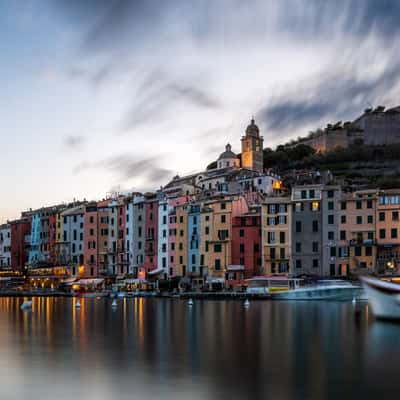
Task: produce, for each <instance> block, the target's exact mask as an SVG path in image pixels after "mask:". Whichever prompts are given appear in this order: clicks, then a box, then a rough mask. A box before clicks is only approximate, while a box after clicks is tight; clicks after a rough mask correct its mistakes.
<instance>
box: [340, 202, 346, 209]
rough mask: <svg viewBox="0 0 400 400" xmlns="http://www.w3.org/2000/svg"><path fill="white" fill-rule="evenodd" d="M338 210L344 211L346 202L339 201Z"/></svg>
mask: <svg viewBox="0 0 400 400" xmlns="http://www.w3.org/2000/svg"><path fill="white" fill-rule="evenodd" d="M340 209H341V210H345V209H346V202H345V201H341V202H340Z"/></svg>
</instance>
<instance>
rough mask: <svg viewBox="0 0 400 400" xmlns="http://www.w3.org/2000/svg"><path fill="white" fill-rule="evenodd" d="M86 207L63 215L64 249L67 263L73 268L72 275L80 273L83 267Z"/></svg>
mask: <svg viewBox="0 0 400 400" xmlns="http://www.w3.org/2000/svg"><path fill="white" fill-rule="evenodd" d="M84 213H85V206H83V205H82V206H78V207H74V208H71V209H68V210H66V211H63V212H62V213H61V218H62V219H63V224H62V228H63V238H62V241H63V248H62V252H63V255H65V258H66V260H67V263H68V264H70V265H71V267H72V271H71V272H72V275H77V274H78V273H79V267H80V266H83V252H84V249H83V243H84V242H83V231H84Z"/></svg>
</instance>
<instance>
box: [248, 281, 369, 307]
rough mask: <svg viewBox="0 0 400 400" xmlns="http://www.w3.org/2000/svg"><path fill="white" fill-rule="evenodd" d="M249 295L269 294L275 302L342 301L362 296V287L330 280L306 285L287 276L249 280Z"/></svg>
mask: <svg viewBox="0 0 400 400" xmlns="http://www.w3.org/2000/svg"><path fill="white" fill-rule="evenodd" d="M247 281H248V283H249V287H248V289H247V291H248V293H262V294H269V296H270V297H271V299H273V300H341V301H352V300H353V299H358V298H360V297H361V296H362V287H361V286H357V285H353V284H352V283H351V282H347V281H343V280H339V279H330V280H317V281H316V282H313V283H311V284H306V283H305V281H304V280H303V279H300V278H289V277H287V276H273V277H257V278H251V279H248V280H247Z"/></svg>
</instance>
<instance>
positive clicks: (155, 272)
mask: <svg viewBox="0 0 400 400" xmlns="http://www.w3.org/2000/svg"><path fill="white" fill-rule="evenodd" d="M162 272H165V269H164V268H162V267H160V268H156V269H153V270H152V271H149V272H148V274H149V275H157V274H161V273H162Z"/></svg>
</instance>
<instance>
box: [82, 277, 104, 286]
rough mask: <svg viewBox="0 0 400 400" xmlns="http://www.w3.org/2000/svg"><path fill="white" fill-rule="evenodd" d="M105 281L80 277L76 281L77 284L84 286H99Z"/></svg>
mask: <svg viewBox="0 0 400 400" xmlns="http://www.w3.org/2000/svg"><path fill="white" fill-rule="evenodd" d="M103 282H104V279H96V278H95V279H79V281H78V282H76V284H77V285H82V286H97V285H100V284H101V283H103Z"/></svg>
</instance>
